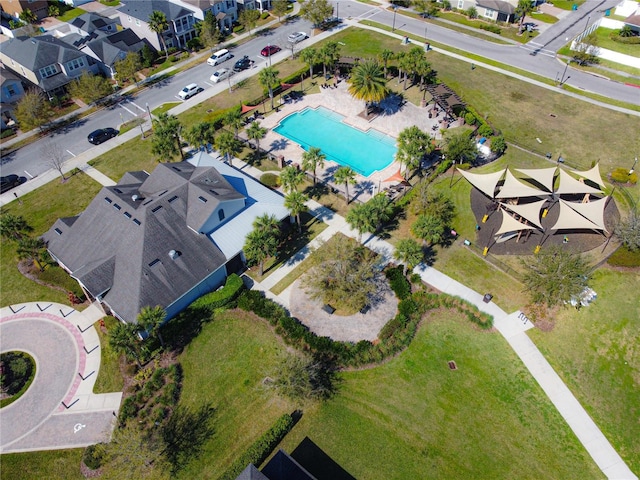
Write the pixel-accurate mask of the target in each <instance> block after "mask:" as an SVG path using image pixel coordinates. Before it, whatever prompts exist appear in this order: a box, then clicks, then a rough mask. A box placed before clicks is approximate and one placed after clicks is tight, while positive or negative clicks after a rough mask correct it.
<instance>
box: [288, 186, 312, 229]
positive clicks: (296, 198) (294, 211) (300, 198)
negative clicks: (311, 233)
mask: <svg viewBox="0 0 640 480" xmlns="http://www.w3.org/2000/svg"><path fill="white" fill-rule="evenodd" d="M307 200H309V199H308V198H307V196H306V195H305V194H304V193H301V192H298V191H297V190H293V191H291V192H289V193H288V194H287V196H286V197H284V206H285V207H286V208H287V209H288V210H289V212H290V213H291V216H292V217H295V219H296V223H297V224H298V232H301V231H302V222H301V220H300V214H301V213H303V212H306V211H307V210H309V207H307V203H306V202H307Z"/></svg>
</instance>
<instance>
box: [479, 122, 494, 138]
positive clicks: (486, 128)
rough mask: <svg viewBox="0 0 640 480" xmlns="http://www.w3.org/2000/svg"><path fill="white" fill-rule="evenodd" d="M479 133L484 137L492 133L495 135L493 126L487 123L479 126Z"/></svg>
mask: <svg viewBox="0 0 640 480" xmlns="http://www.w3.org/2000/svg"><path fill="white" fill-rule="evenodd" d="M478 135H481V136H483V137H490V136H491V135H493V128H491V127H490V126H489V125H487V124H486V123H483V124H482V125H480V128H478Z"/></svg>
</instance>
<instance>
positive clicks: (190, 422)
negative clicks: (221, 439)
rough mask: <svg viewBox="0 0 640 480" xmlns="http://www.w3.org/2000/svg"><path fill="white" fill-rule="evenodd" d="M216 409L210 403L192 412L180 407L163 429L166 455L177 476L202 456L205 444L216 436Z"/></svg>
mask: <svg viewBox="0 0 640 480" xmlns="http://www.w3.org/2000/svg"><path fill="white" fill-rule="evenodd" d="M214 414H215V408H213V406H212V405H211V404H209V403H207V404H205V405H202V406H200V407H199V408H198V409H196V410H191V409H188V408H186V407H183V406H178V407H177V408H176V409H175V410H174V411H173V413H172V414H171V417H170V418H169V420H168V422H167V423H166V425H165V426H164V427H162V432H161V434H162V439H163V441H164V444H165V454H166V456H167V459H168V460H169V462H170V463H171V467H172V468H171V469H172V473H173V474H174V475H175V473H176V472H178V471H179V470H180V469H181V468H183V467H184V466H185V465H186V464H187V463H189V461H190V460H191V459H193V458H195V457H197V456H199V455H200V453H201V452H202V449H203V447H204V444H205V442H206V441H207V440H208V439H209V438H211V436H212V435H213V434H214V431H215V430H214V427H213V422H212V421H211V420H212V419H213V416H214Z"/></svg>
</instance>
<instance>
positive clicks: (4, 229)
mask: <svg viewBox="0 0 640 480" xmlns="http://www.w3.org/2000/svg"><path fill="white" fill-rule="evenodd" d="M32 231H33V227H32V226H31V225H29V224H28V223H27V221H26V220H25V219H24V217H22V216H21V215H13V214H11V213H2V214H1V215H0V236H2V238H4V239H6V240H13V241H14V242H19V241H20V240H22V239H23V238H25V237H26V236H27V235H28V234H29V233H30V232H32Z"/></svg>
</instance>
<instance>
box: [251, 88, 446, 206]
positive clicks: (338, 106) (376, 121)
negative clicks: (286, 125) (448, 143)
mask: <svg viewBox="0 0 640 480" xmlns="http://www.w3.org/2000/svg"><path fill="white" fill-rule="evenodd" d="M347 87H348V85H347V82H346V81H344V80H343V81H341V82H340V83H339V84H338V86H337V88H325V89H320V93H314V94H307V95H304V96H303V97H301V98H299V99H297V100H296V101H292V100H290V101H288V102H286V103H281V104H280V109H279V111H278V112H274V113H273V114H271V115H269V116H268V117H266V118H265V119H264V120H261V122H260V124H261V125H262V126H263V127H265V128H267V129H268V133H267V135H266V136H265V138H264V139H262V140H261V141H260V146H261V147H262V148H265V149H266V150H267V151H268V152H269V153H271V154H273V155H276V156H279V155H282V156H284V158H285V160H287V161H288V162H290V163H298V164H301V163H302V154H303V153H304V150H303V149H302V147H300V146H299V145H298V144H297V143H295V142H292V141H291V140H289V139H288V138H286V137H283V136H282V135H279V134H278V133H276V132H275V131H273V128H274V127H276V126H277V125H278V123H279V122H280V121H281V120H282V119H283V118H284V117H286V116H287V115H290V114H292V113H295V112H299V111H301V110H304V109H305V108H307V107H309V108H317V107H319V106H323V107H325V108H328V109H329V110H333V111H334V112H337V113H339V114H340V115H343V116H344V117H345V118H344V119H343V121H344V122H345V123H346V124H348V125H351V126H352V127H355V128H358V129H360V130H362V131H367V130H369V129H371V128H373V129H375V130H378V131H380V132H382V133H386V134H387V135H391V136H392V137H394V138H397V137H398V135H399V134H400V132H401V131H402V130H403V129H405V128H407V127H410V126H413V125H416V126H418V127H419V128H420V129H421V130H423V131H425V132H428V133H429V134H430V135H431V136H432V137H435V138H436V139H439V138H441V134H440V130H439V125H438V122H439V118H435V117H434V118H429V115H428V109H429V108H430V107H431V106H427V107H418V106H416V105H413V104H412V103H409V102H405V103H404V105H402V107H400V108H399V109H397V110H395V111H393V112H392V113H385V112H382V113H380V114H378V116H375V117H374V116H373V115H372V116H371V119H370V120H368V119H366V118H364V116H363V111H364V102H362V101H361V100H356V99H354V98H353V97H352V96H351V95H350V94H349V92H348V91H347ZM280 98H281V97H280V96H278V97H276V99H275V101H276V102H280ZM442 116H443V114H442V113H441V114H440V119H441V118H442ZM435 125H438V127H437V129H436V130H433V127H434V126H435ZM336 141H338V142H339V141H340V139H339V138H337V139H336ZM337 168H338V165H337V164H336V163H334V162H332V161H327V162H325V166H324V168H322V169H318V171H317V175H318V178H319V179H321V180H323V181H330V182H333V178H332V177H333V172H335V170H336V169H337ZM400 168H402V169H403V168H404V167H402V166H401V165H400V163H399V162H396V161H393V162H392V163H391V164H390V165H389V166H388V167H386V168H384V169H382V170H379V171H377V172H374V173H372V174H371V175H370V176H368V177H364V176H362V175H357V182H358V184H357V185H356V186H355V188H353V189H351V188H350V189H349V191H350V193H352V194H353V193H354V194H355V195H356V197H357V198H358V199H360V200H361V201H366V200H367V199H368V198H370V197H371V196H372V195H374V194H375V193H377V191H378V189H380V188H384V187H387V186H389V185H391V184H395V183H398V182H397V181H396V180H393V181H391V182H385V180H386V179H388V178H389V177H391V176H392V175H394V174H395V173H396V172H398V170H399V169H400ZM335 186H336V188H338V189H339V190H341V185H335Z"/></svg>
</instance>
